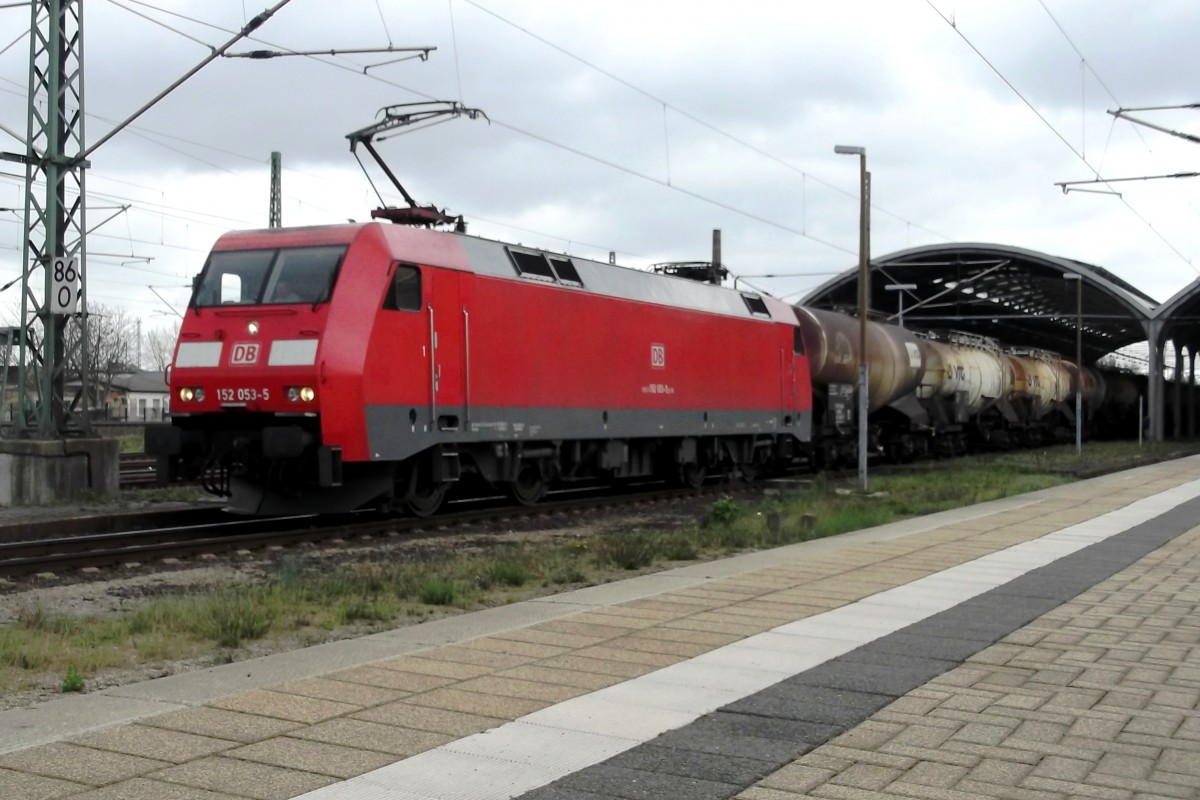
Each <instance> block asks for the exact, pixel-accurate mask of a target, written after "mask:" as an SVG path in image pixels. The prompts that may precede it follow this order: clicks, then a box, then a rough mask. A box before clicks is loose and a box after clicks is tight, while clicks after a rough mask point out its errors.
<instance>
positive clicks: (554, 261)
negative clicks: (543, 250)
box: [549, 256, 583, 286]
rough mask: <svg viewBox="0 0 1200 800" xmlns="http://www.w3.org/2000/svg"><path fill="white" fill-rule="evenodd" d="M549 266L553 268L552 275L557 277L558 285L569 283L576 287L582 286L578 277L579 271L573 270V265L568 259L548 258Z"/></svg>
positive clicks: (581, 281)
mask: <svg viewBox="0 0 1200 800" xmlns="http://www.w3.org/2000/svg"><path fill="white" fill-rule="evenodd" d="M549 258H550V265H551V266H553V267H554V274H555V275H556V276H557V277H558V281H559V283H571V284H574V285H576V286H583V280H582V279H580V277H579V271H578V270H577V269H575V265H574V264H573V263H572V262H571V259H569V258H555V257H554V256H550V257H549Z"/></svg>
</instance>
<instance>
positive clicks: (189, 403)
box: [146, 236, 348, 508]
mask: <svg viewBox="0 0 1200 800" xmlns="http://www.w3.org/2000/svg"><path fill="white" fill-rule="evenodd" d="M265 238H266V241H265V242H263V244H268V245H270V246H246V244H242V245H241V246H237V247H236V249H221V247H220V245H219V246H218V249H217V250H215V251H214V252H213V253H212V254H211V255H210V256H209V259H208V261H207V262H206V264H205V266H204V268H203V270H202V271H201V273H200V275H199V276H198V277H197V279H196V281H195V287H194V289H193V292H192V299H191V301H190V303H189V304H188V310H187V314H186V315H185V318H184V321H183V324H182V326H181V330H180V336H179V342H178V344H177V346H176V352H175V359H174V362H173V364H172V369H171V371H170V375H169V379H168V383H169V388H170V392H171V407H172V419H173V423H172V424H171V425H159V426H152V427H151V428H148V429H147V432H146V450H147V452H148V453H154V454H156V455H159V456H160V457H162V456H165V457H166V460H169V461H171V462H173V465H174V467H175V468H174V469H173V470H170V471H171V472H173V473H175V474H178V473H183V474H184V475H186V476H188V477H199V478H201V479H202V481H203V483H204V484H205V488H206V489H208V490H209V491H210V492H212V493H214V494H217V495H220V496H229V495H230V494H232V493H233V491H234V488H235V487H234V482H235V480H237V479H238V478H240V477H242V476H247V477H250V478H251V479H252V481H254V482H256V483H257V482H259V481H262V480H266V481H268V482H269V484H271V485H273V486H275V487H277V488H279V489H281V490H283V491H287V492H290V493H298V492H300V491H301V490H302V489H303V488H304V487H305V486H306V485H310V484H318V485H320V484H325V485H329V486H336V485H337V484H338V483H340V479H341V476H340V471H341V463H340V457H339V456H340V454H339V452H338V451H337V449H336V448H330V447H327V446H325V445H324V444H323V442H322V441H321V431H320V421H319V418H320V410H321V397H320V394H321V393H320V389H319V383H320V374H319V367H318V363H319V362H318V351H319V349H320V346H321V335H322V333H323V332H324V330H325V327H326V324H327V320H328V315H329V301H330V299H331V297H332V294H333V289H334V287H335V285H336V282H337V278H338V274H339V271H340V268H341V266H342V263H343V261H344V258H345V255H346V251H347V249H348V245H347V244H346V243H331V244H319V245H305V246H289V243H287V242H274V241H271V238H270V237H269V236H268V237H265ZM247 244H248V243H247ZM255 244H257V243H255ZM214 420H219V423H216V424H214ZM234 505H236V506H238V507H242V508H244V507H246V506H247V503H245V502H239V503H235V504H234Z"/></svg>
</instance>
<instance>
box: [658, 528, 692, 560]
mask: <svg viewBox="0 0 1200 800" xmlns="http://www.w3.org/2000/svg"><path fill="white" fill-rule="evenodd" d="M659 545H660V549H661V551H662V557H663V558H665V559H666V560H667V561H693V560H695V559H697V558H699V557H700V543H699V542H697V541H696V533H695V531H672V532H671V533H668V534H666V535H664V536H662V537H660V538H659Z"/></svg>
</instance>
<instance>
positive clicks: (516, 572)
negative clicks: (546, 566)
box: [489, 561, 529, 586]
mask: <svg viewBox="0 0 1200 800" xmlns="http://www.w3.org/2000/svg"><path fill="white" fill-rule="evenodd" d="M489 573H490V577H491V578H492V580H493V581H494V582H495V583H498V584H500V585H501V586H524V585H525V582H526V581H528V580H529V568H528V567H526V566H525V565H524V564H522V563H520V562H517V561H501V562H499V563H498V564H495V565H493V566H492V568H491V570H490V571H489Z"/></svg>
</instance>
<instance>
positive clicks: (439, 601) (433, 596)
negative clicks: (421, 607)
mask: <svg viewBox="0 0 1200 800" xmlns="http://www.w3.org/2000/svg"><path fill="white" fill-rule="evenodd" d="M456 594H457V593H456V592H455V590H454V584H453V583H450V582H449V581H444V580H440V579H435V580H430V581H425V583H423V584H421V592H420V597H421V602H422V603H424V604H425V605H429V606H448V605H450V604H451V603H453V602H454V598H455V595H456Z"/></svg>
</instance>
